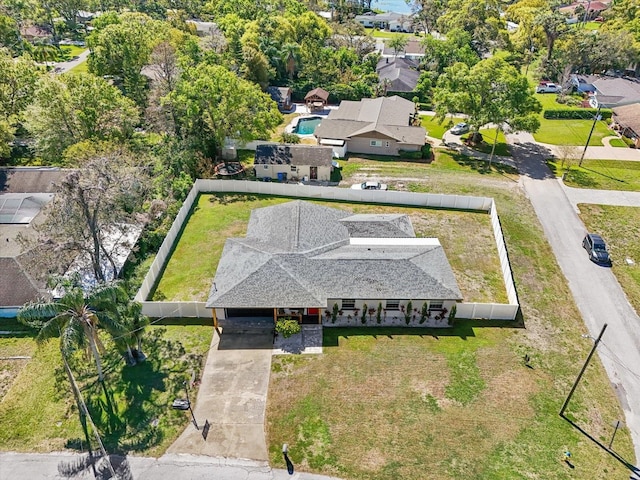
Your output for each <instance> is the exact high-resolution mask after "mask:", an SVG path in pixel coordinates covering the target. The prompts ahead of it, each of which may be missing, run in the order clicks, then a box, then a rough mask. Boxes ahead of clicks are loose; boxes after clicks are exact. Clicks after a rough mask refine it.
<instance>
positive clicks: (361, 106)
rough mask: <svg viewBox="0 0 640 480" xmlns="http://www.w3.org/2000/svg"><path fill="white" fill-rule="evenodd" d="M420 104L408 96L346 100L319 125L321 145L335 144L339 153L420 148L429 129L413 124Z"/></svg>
mask: <svg viewBox="0 0 640 480" xmlns="http://www.w3.org/2000/svg"><path fill="white" fill-rule="evenodd" d="M415 113H416V107H415V105H414V104H413V102H410V101H409V100H405V99H404V98H401V97H398V96H393V97H379V98H364V99H362V100H360V101H359V102H352V101H346V100H345V101H343V102H342V103H340V108H338V109H337V110H332V111H331V113H329V115H328V116H327V118H326V119H325V120H323V121H322V123H321V124H320V125H318V127H317V128H316V130H315V132H314V135H315V136H316V138H317V139H318V143H319V144H320V145H327V146H332V147H333V148H334V151H336V153H337V154H338V155H339V156H341V157H342V156H344V154H346V152H353V153H368V154H374V155H375V154H377V155H398V154H399V153H400V151H401V150H404V151H408V152H414V151H418V150H420V149H421V148H422V146H423V145H424V144H425V138H426V135H427V132H426V130H425V129H424V128H422V127H417V126H413V125H412V123H413V121H414V119H415Z"/></svg>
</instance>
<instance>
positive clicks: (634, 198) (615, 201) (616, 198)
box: [558, 178, 640, 210]
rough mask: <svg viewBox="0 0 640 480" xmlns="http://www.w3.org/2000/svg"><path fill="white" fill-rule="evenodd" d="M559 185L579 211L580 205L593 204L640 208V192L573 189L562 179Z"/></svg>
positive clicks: (559, 180) (559, 179)
mask: <svg viewBox="0 0 640 480" xmlns="http://www.w3.org/2000/svg"><path fill="white" fill-rule="evenodd" d="M558 183H560V186H561V187H562V189H563V190H564V193H565V194H566V195H567V198H568V199H569V202H571V205H573V207H574V208H575V209H576V210H577V208H576V207H577V205H578V204H580V203H592V204H596V205H617V206H621V207H640V192H628V191H624V190H591V189H586V188H573V187H568V186H566V185H565V184H564V182H563V181H562V179H561V178H558Z"/></svg>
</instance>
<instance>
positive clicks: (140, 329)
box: [115, 302, 149, 365]
mask: <svg viewBox="0 0 640 480" xmlns="http://www.w3.org/2000/svg"><path fill="white" fill-rule="evenodd" d="M118 313H119V316H120V325H122V328H123V330H124V333H123V334H121V335H118V337H116V339H115V340H116V344H118V346H119V347H120V348H121V349H122V350H124V351H125V354H126V357H127V363H128V364H129V365H135V364H136V363H137V362H142V361H144V360H145V359H146V356H145V354H144V353H142V337H143V335H144V330H145V328H146V327H147V325H149V317H147V316H146V315H143V314H142V304H141V303H139V302H128V303H127V304H126V305H121V306H120V308H119V309H118Z"/></svg>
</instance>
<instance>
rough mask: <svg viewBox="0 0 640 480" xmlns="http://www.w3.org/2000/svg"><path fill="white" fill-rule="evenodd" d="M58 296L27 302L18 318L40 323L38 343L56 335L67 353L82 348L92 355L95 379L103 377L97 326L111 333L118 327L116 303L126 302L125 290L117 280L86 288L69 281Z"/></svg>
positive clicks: (102, 349)
mask: <svg viewBox="0 0 640 480" xmlns="http://www.w3.org/2000/svg"><path fill="white" fill-rule="evenodd" d="M63 289H64V294H63V296H62V298H60V299H59V300H52V301H43V302H36V303H29V304H27V305H25V306H24V307H22V308H21V309H20V311H19V312H18V320H19V321H20V322H22V323H24V324H26V325H30V326H36V327H37V326H40V332H39V333H38V335H37V336H36V341H37V342H38V343H43V342H46V341H47V340H49V339H51V338H54V337H57V336H59V337H60V349H61V350H62V352H63V354H64V355H68V354H70V353H71V352H74V351H76V350H78V349H86V350H87V351H88V352H90V354H91V355H92V356H93V360H94V362H95V364H96V369H97V372H98V380H99V381H100V382H103V381H104V371H103V368H102V359H101V357H100V353H101V352H104V346H103V344H102V342H101V341H100V337H99V335H98V330H99V328H104V329H106V330H107V331H108V332H110V333H112V334H115V333H116V332H119V331H120V330H121V325H120V324H119V323H118V314H117V310H116V305H117V304H118V302H126V300H127V295H126V292H125V291H124V290H123V289H122V288H121V287H120V285H118V284H106V285H99V286H97V287H95V288H93V289H91V290H89V291H88V292H86V293H85V292H84V291H83V290H82V289H81V288H80V287H78V286H74V285H71V284H66V285H63Z"/></svg>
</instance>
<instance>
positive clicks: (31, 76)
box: [0, 48, 41, 157]
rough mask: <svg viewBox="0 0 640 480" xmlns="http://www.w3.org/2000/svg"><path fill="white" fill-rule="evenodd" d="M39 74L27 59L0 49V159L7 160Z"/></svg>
mask: <svg viewBox="0 0 640 480" xmlns="http://www.w3.org/2000/svg"><path fill="white" fill-rule="evenodd" d="M40 74H41V72H40V71H39V69H38V67H37V65H36V64H35V63H34V62H33V60H32V59H31V58H30V57H29V56H21V57H18V58H17V59H14V58H12V56H11V54H10V53H9V51H8V50H7V49H4V48H0V157H7V156H8V155H9V152H10V150H11V148H10V146H9V142H11V141H12V140H13V138H14V137H13V134H14V132H15V130H16V128H17V127H18V126H20V125H21V123H22V122H23V120H24V111H25V109H26V107H27V105H28V104H29V102H30V101H31V99H32V96H33V93H34V91H35V89H36V84H37V82H38V78H39V76H40Z"/></svg>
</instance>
